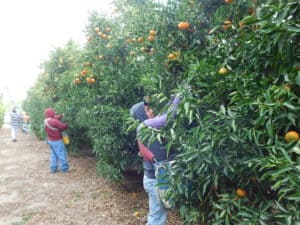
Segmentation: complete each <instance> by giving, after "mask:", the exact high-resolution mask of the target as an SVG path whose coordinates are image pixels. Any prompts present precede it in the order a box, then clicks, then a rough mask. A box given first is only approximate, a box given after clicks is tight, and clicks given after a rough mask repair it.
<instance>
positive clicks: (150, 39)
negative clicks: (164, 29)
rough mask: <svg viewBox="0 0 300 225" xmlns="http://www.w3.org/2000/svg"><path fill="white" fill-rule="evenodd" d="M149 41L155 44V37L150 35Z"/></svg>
mask: <svg viewBox="0 0 300 225" xmlns="http://www.w3.org/2000/svg"><path fill="white" fill-rule="evenodd" d="M147 40H148V41H150V42H153V41H154V40H155V37H154V36H153V35H149V36H148V38H147Z"/></svg>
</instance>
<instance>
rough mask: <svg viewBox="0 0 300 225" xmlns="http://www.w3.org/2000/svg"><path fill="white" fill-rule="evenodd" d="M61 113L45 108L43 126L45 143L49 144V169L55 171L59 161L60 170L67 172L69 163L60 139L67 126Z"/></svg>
mask: <svg viewBox="0 0 300 225" xmlns="http://www.w3.org/2000/svg"><path fill="white" fill-rule="evenodd" d="M62 117H63V116H62V115H61V114H56V113H55V111H54V110H53V109H52V108H47V109H46V110H45V120H44V127H45V132H46V134H47V137H48V140H47V143H48V144H49V146H50V150H51V152H50V171H51V173H56V172H57V169H58V163H59V162H60V164H61V165H60V166H61V171H62V172H68V170H69V164H68V159H67V151H66V147H65V144H64V143H63V141H62V131H63V130H66V129H67V128H68V124H67V123H63V122H61V121H60V120H61V119H62Z"/></svg>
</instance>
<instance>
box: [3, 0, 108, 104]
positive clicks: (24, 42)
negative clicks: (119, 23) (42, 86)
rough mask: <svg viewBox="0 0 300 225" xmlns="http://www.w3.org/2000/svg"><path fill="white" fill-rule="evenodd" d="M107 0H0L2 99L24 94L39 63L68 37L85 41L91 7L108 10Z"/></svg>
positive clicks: (12, 100)
mask: <svg viewBox="0 0 300 225" xmlns="http://www.w3.org/2000/svg"><path fill="white" fill-rule="evenodd" d="M110 2H111V1H110V0H77V1H74V0H26V1H24V0H9V1H1V2H0V29H1V35H0V68H1V69H0V93H2V94H3V95H4V102H18V101H21V100H22V99H24V98H25V97H26V92H27V90H28V89H29V88H30V87H31V86H33V84H34V82H35V80H36V79H37V76H38V74H39V72H40V70H39V65H40V64H41V63H42V62H43V60H46V59H47V58H48V56H49V53H50V52H51V51H52V50H54V49H55V48H56V47H60V46H64V45H65V44H66V43H67V41H68V40H70V39H73V40H75V41H76V42H78V43H82V44H83V43H84V42H85V41H86V38H85V33H84V29H85V26H86V25H87V23H88V15H89V12H91V11H97V12H99V13H104V14H109V12H110V10H111V9H112V5H111V4H110Z"/></svg>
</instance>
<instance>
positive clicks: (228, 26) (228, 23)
mask: <svg viewBox="0 0 300 225" xmlns="http://www.w3.org/2000/svg"><path fill="white" fill-rule="evenodd" d="M231 27H232V24H231V21H230V20H225V21H224V22H223V29H224V30H230V29H231Z"/></svg>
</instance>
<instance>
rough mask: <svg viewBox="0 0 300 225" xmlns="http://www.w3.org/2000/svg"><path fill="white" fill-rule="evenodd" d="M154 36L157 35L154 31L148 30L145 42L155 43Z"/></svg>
mask: <svg viewBox="0 0 300 225" xmlns="http://www.w3.org/2000/svg"><path fill="white" fill-rule="evenodd" d="M156 34H157V31H156V30H150V31H149V36H148V38H147V40H148V41H150V42H153V41H155V36H156Z"/></svg>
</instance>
